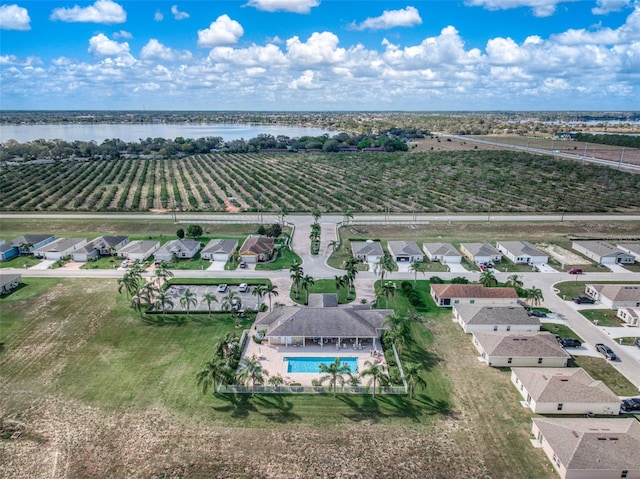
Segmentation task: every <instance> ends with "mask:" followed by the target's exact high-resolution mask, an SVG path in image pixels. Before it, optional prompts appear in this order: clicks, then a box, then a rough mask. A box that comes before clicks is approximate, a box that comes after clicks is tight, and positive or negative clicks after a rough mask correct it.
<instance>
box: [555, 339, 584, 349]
mask: <svg viewBox="0 0 640 479" xmlns="http://www.w3.org/2000/svg"><path fill="white" fill-rule="evenodd" d="M558 343H560V346H562V347H563V348H579V347H580V346H582V343H581V342H580V341H578V340H577V339H575V338H558Z"/></svg>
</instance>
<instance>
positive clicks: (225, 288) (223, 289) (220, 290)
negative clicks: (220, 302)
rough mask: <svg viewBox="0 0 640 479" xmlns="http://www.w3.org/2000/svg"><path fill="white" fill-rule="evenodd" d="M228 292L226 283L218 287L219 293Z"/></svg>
mask: <svg viewBox="0 0 640 479" xmlns="http://www.w3.org/2000/svg"><path fill="white" fill-rule="evenodd" d="M226 290H227V285H226V283H222V284H219V285H218V293H224V292H225V291H226Z"/></svg>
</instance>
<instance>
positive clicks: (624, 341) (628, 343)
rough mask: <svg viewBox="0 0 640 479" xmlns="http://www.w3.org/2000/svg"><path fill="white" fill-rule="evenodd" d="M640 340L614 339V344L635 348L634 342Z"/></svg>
mask: <svg viewBox="0 0 640 479" xmlns="http://www.w3.org/2000/svg"><path fill="white" fill-rule="evenodd" d="M638 339H640V336H638V337H635V338H619V339H616V342H617V343H618V344H621V345H623V346H635V345H636V340H638Z"/></svg>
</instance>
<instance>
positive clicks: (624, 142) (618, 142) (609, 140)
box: [575, 133, 640, 148]
mask: <svg viewBox="0 0 640 479" xmlns="http://www.w3.org/2000/svg"><path fill="white" fill-rule="evenodd" d="M575 139H576V141H584V142H586V143H597V144H599V145H612V146H624V147H627V148H640V136H633V135H610V134H604V133H603V134H599V135H597V134H592V133H576V136H575Z"/></svg>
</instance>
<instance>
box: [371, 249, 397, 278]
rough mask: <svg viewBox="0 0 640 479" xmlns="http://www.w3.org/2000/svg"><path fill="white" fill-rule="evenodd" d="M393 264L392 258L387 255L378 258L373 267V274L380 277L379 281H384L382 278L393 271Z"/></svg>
mask: <svg viewBox="0 0 640 479" xmlns="http://www.w3.org/2000/svg"><path fill="white" fill-rule="evenodd" d="M393 268H394V264H393V258H392V257H391V256H389V255H388V254H385V255H384V256H382V257H380V259H379V260H378V261H377V263H376V264H375V265H374V266H373V272H374V273H375V274H377V275H380V281H384V276H385V274H387V273H391V272H392V271H393Z"/></svg>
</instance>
